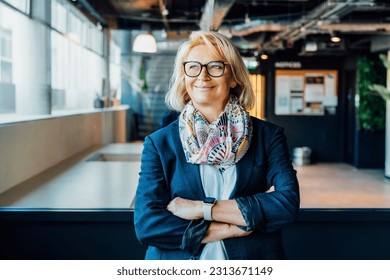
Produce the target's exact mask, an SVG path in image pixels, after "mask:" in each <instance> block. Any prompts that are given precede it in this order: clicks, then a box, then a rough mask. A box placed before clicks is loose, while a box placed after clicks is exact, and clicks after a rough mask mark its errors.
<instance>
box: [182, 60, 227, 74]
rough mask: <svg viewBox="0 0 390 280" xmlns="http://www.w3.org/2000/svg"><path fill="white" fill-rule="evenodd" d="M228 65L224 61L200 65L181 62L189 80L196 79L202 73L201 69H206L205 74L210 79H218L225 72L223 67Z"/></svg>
mask: <svg viewBox="0 0 390 280" xmlns="http://www.w3.org/2000/svg"><path fill="white" fill-rule="evenodd" d="M226 64H229V63H227V62H225V61H210V62H209V63H206V64H202V63H200V62H198V61H186V62H183V66H184V73H185V74H186V75H187V76H188V77H191V78H194V77H198V76H199V75H200V73H201V72H202V69H203V67H204V68H206V71H207V74H209V75H210V76H211V77H214V78H218V77H221V76H222V75H223V73H224V72H225V65H226Z"/></svg>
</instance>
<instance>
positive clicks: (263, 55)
mask: <svg viewBox="0 0 390 280" xmlns="http://www.w3.org/2000/svg"><path fill="white" fill-rule="evenodd" d="M260 58H261V59H262V60H267V59H268V55H266V54H265V53H263V54H262V55H260Z"/></svg>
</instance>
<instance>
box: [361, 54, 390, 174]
mask: <svg viewBox="0 0 390 280" xmlns="http://www.w3.org/2000/svg"><path fill="white" fill-rule="evenodd" d="M357 71H358V73H357V74H358V79H357V97H358V102H357V130H356V134H355V166H356V167H358V168H383V166H384V162H385V155H384V152H383V151H384V147H385V126H386V106H385V102H383V99H382V98H381V97H380V96H379V95H378V94H373V90H372V86H373V85H384V84H385V83H386V68H385V67H383V64H382V63H381V61H380V59H379V57H378V56H377V55H372V54H369V55H364V56H359V57H358V59H357Z"/></svg>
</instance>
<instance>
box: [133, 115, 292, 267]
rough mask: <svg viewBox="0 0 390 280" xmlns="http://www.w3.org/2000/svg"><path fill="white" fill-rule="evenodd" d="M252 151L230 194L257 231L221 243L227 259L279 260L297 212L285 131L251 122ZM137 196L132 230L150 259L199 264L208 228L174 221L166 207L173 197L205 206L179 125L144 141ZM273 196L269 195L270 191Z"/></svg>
mask: <svg viewBox="0 0 390 280" xmlns="http://www.w3.org/2000/svg"><path fill="white" fill-rule="evenodd" d="M252 122H253V136H252V141H251V145H250V147H249V150H248V151H247V153H246V154H245V155H244V157H243V158H242V159H241V160H240V161H239V162H238V163H237V164H236V168H237V181H236V184H235V187H234V190H233V192H232V194H231V197H230V198H231V199H233V198H234V199H236V201H237V204H238V207H239V209H240V210H241V212H242V214H243V217H244V219H245V221H246V223H247V228H246V229H245V230H253V232H252V233H251V234H249V235H248V236H245V237H239V238H229V239H225V240H224V241H223V242H224V244H225V247H226V251H227V254H228V256H229V259H281V258H283V256H284V255H283V254H284V253H283V246H282V240H281V233H280V229H281V228H283V227H284V226H286V225H287V224H289V223H291V222H293V221H294V220H295V219H296V218H297V215H298V212H299V187H298V181H297V178H296V171H295V170H294V169H293V166H292V164H291V160H290V154H289V150H288V146H287V142H286V138H285V135H284V133H283V129H282V128H281V127H279V126H277V125H274V124H271V123H269V122H266V121H262V120H259V119H256V118H253V117H252ZM141 161H142V163H141V171H140V178H139V183H138V187H137V191H136V199H135V210H134V225H135V231H136V235H137V238H138V240H139V241H140V242H141V243H142V244H145V245H148V250H147V253H146V259H196V258H197V257H198V256H199V254H200V252H201V250H202V245H201V244H200V241H201V240H202V238H203V236H204V234H205V232H206V230H207V227H208V224H209V223H208V222H205V221H204V220H203V219H200V220H194V221H188V220H184V219H181V218H179V217H176V216H174V215H173V214H172V213H170V212H169V211H168V210H166V207H167V205H168V203H169V202H170V201H171V200H172V199H173V198H175V197H182V198H187V199H191V200H203V199H204V198H205V193H204V191H203V187H202V183H201V178H200V172H199V165H196V164H190V163H187V161H186V158H185V155H184V152H183V147H182V144H181V141H180V136H179V128H178V121H175V122H173V123H171V124H170V125H168V126H167V127H164V128H162V129H160V130H158V131H156V132H154V133H153V134H151V135H150V136H147V137H146V138H145V142H144V149H143V153H142V159H141ZM272 186H273V187H274V190H273V191H269V192H267V191H268V190H269V189H270V188H271V187H272Z"/></svg>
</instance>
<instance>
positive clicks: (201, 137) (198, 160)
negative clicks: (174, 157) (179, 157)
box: [179, 96, 252, 172]
mask: <svg viewBox="0 0 390 280" xmlns="http://www.w3.org/2000/svg"><path fill="white" fill-rule="evenodd" d="M179 132H180V139H181V143H182V145H183V148H184V154H185V156H186V159H187V162H189V163H193V164H211V165H215V166H216V167H217V168H218V169H219V170H220V171H221V172H223V171H224V170H225V169H226V168H228V167H230V166H232V165H234V164H235V163H237V162H238V161H239V160H240V159H241V158H242V157H243V156H244V155H245V153H246V151H247V150H248V148H249V145H250V142H251V137H252V122H251V119H250V116H249V113H248V112H247V111H245V109H244V108H243V107H242V106H241V105H240V104H239V103H238V100H237V98H236V97H235V96H231V97H230V99H229V101H228V103H227V104H226V107H225V109H224V111H223V112H222V113H221V114H220V115H219V117H218V118H217V120H216V121H214V122H213V123H209V122H208V121H207V120H206V119H205V117H204V116H203V115H202V114H201V113H200V112H199V111H198V110H197V109H196V108H195V107H194V105H193V104H192V102H191V101H190V102H188V103H187V105H186V106H185V107H184V109H183V111H182V112H181V114H180V117H179Z"/></svg>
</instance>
